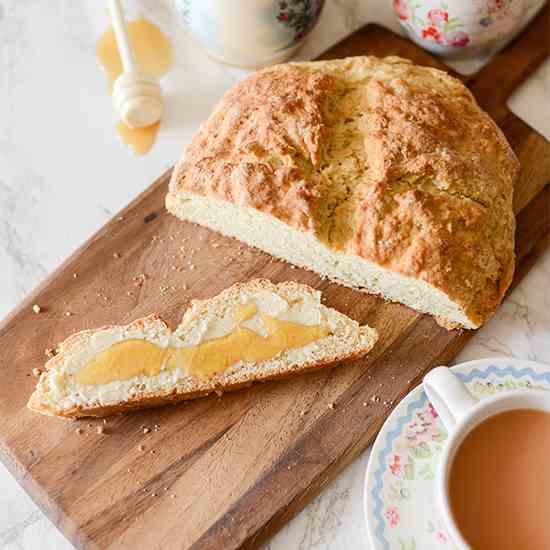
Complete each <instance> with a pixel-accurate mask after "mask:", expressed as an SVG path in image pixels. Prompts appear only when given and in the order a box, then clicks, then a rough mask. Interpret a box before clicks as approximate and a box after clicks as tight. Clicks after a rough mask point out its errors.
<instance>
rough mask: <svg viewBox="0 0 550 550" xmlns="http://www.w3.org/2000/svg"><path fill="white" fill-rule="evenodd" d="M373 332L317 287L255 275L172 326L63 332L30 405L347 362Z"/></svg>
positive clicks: (151, 393)
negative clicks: (328, 302) (327, 303)
mask: <svg viewBox="0 0 550 550" xmlns="http://www.w3.org/2000/svg"><path fill="white" fill-rule="evenodd" d="M377 338H378V335H377V332H376V331H375V330H374V329H372V328H370V327H368V326H359V324H358V323H357V322H356V321H353V320H352V319H350V318H349V317H347V316H345V315H343V314H342V313H339V312H338V311H336V310H334V309H331V308H328V307H325V306H324V305H323V304H321V293H320V292H319V291H316V290H314V289H312V288H310V287H308V286H306V285H302V284H298V283H295V282H285V283H280V284H273V283H271V282H270V281H267V280H264V279H257V280H254V281H250V282H248V283H239V284H236V285H234V286H232V287H231V288H228V289H227V290H225V291H223V292H222V293H221V294H219V295H218V296H216V297H214V298H211V299H209V300H203V301H198V300H195V301H193V302H192V305H191V307H190V308H189V309H188V310H187V311H186V312H185V315H184V316H183V320H182V322H181V324H180V325H179V326H178V327H177V329H176V330H175V331H174V332H172V331H171V330H170V328H169V327H168V326H167V325H166V323H165V322H164V321H162V320H161V319H160V318H159V317H157V316H154V315H152V316H149V317H145V318H144V319H138V320H137V321H134V322H133V323H130V324H129V325H125V326H109V327H104V328H100V329H97V330H88V331H83V332H79V333H77V334H74V335H72V336H70V337H69V338H67V339H66V340H65V341H64V342H63V343H62V344H61V345H60V346H59V349H58V353H57V355H56V356H55V357H53V358H52V359H50V360H49V361H48V362H47V363H46V371H45V372H44V373H42V375H41V376H40V380H39V382H38V385H37V387H36V390H35V392H34V393H33V395H32V396H31V398H30V400H29V404H28V406H29V408H30V409H32V410H34V411H36V412H40V413H43V414H50V415H57V416H64V417H68V418H77V417H82V416H107V415H110V414H116V413H119V412H124V411H127V410H131V409H139V408H144V407H151V406H156V405H160V404H163V403H173V402H177V401H180V400H184V399H192V398H195V397H199V396H202V395H207V394H209V393H211V392H214V391H215V392H218V393H219V392H223V391H230V390H235V389H238V388H241V387H243V386H247V385H249V384H251V383H252V382H256V381H262V380H268V379H272V378H280V377H285V376H288V375H291V374H295V373H299V372H303V371H305V370H309V369H316V368H319V367H322V366H325V365H331V364H334V363H338V362H341V361H346V360H351V359H354V358H357V357H360V356H362V355H364V354H366V353H367V352H368V351H369V350H370V349H371V348H372V346H373V345H374V343H375V342H376V340H377Z"/></svg>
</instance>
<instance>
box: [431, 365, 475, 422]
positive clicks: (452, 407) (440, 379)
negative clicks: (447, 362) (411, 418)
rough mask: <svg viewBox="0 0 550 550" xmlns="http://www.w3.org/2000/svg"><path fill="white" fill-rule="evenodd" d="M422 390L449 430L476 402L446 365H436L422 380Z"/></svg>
mask: <svg viewBox="0 0 550 550" xmlns="http://www.w3.org/2000/svg"><path fill="white" fill-rule="evenodd" d="M423 385H424V391H425V392H426V395H427V396H428V399H429V400H430V402H431V404H432V405H433V406H434V408H435V410H436V411H437V413H438V414H439V416H440V417H441V420H442V421H443V424H444V425H445V428H447V430H448V431H451V430H452V429H453V428H454V427H455V426H456V424H458V423H459V422H460V421H461V419H462V418H463V417H464V416H465V415H466V413H467V412H468V411H469V410H470V409H471V408H472V407H473V406H474V405H475V404H476V403H477V400H476V399H475V398H474V397H473V396H472V394H471V393H470V392H469V391H468V388H467V387H466V386H465V385H464V384H463V383H462V382H461V381H460V380H459V379H458V378H457V377H456V376H455V375H454V374H453V373H452V372H451V370H450V369H449V368H447V367H437V368H435V369H434V370H432V371H431V372H429V373H428V374H427V375H426V376H425V377H424V381H423Z"/></svg>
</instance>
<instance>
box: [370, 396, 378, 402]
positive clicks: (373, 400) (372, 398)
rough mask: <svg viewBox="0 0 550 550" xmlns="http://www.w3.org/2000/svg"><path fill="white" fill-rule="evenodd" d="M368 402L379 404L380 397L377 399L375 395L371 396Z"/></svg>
mask: <svg viewBox="0 0 550 550" xmlns="http://www.w3.org/2000/svg"><path fill="white" fill-rule="evenodd" d="M370 400H371V402H372V403H380V397H378V396H377V395H373V396H372V397H371V398H370Z"/></svg>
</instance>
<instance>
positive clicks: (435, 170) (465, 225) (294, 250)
mask: <svg viewBox="0 0 550 550" xmlns="http://www.w3.org/2000/svg"><path fill="white" fill-rule="evenodd" d="M518 170H519V164H518V161H517V159H516V157H515V155H514V153H513V151H512V149H511V148H510V146H509V145H508V143H507V142H506V139H505V137H504V135H503V134H502V132H501V131H500V129H499V128H498V127H497V125H496V124H495V123H494V122H493V121H492V120H491V118H490V117H489V116H488V115H487V114H486V113H485V112H483V111H482V110H481V109H480V107H479V106H478V105H477V103H476V101H475V99H474V97H473V96H472V94H471V93H470V92H469V90H468V89H467V88H466V87H465V86H464V85H463V84H462V83H461V82H460V81H458V80H457V79H454V78H452V77H451V76H449V75H448V74H446V73H444V72H442V71H439V70H436V69H432V68H429V67H419V66H415V65H413V64H411V63H410V62H409V61H407V60H405V59H400V58H395V57H392V58H386V59H377V58H374V57H355V58H348V59H340V60H334V61H320V62H311V63H289V64H284V65H278V66H275V67H269V68H267V69H264V70H262V71H259V72H257V73H255V74H254V75H251V76H250V77H248V78H247V79H245V80H243V81H242V82H240V83H239V84H238V85H237V86H236V87H235V88H233V89H232V90H230V91H229V92H227V94H225V96H224V97H223V98H222V100H221V101H220V103H219V104H218V106H217V107H216V108H215V109H214V112H213V113H212V115H211V117H210V118H209V119H208V120H207V121H206V122H205V123H204V124H203V125H202V127H201V129H200V131H199V132H198V134H197V135H196V136H195V138H194V139H193V141H192V143H191V144H190V146H189V147H188V148H187V151H186V154H185V156H184V158H182V159H181V160H180V161H179V162H178V163H177V165H176V167H175V169H174V171H173V174H172V178H171V182H170V188H169V192H168V195H167V197H166V207H167V209H168V210H169V211H170V212H171V213H173V214H174V215H176V216H177V217H179V218H181V219H183V220H188V221H191V222H194V223H198V224H200V225H203V226H206V227H209V228H211V229H213V230H215V231H218V232H220V233H222V234H224V235H227V236H231V237H235V238H237V239H239V240H241V241H243V242H245V243H247V244H249V245H251V246H255V247H258V248H260V249H262V250H264V251H266V252H268V253H269V254H271V255H273V256H276V257H278V258H282V259H284V260H287V261H289V262H292V263H293V264H296V265H299V266H301V267H304V268H307V269H311V270H313V271H315V272H317V273H319V274H320V275H322V276H325V277H328V278H330V279H332V280H334V281H336V282H339V283H341V284H344V285H346V286H349V287H352V288H356V289H359V290H363V291H367V292H370V293H374V294H378V295H380V296H382V297H383V298H385V299H388V300H392V301H396V302H400V303H403V304H405V305H407V306H409V307H412V308H414V309H416V310H418V311H420V312H423V313H429V314H431V315H433V316H435V317H436V320H437V322H438V323H440V324H441V325H442V326H445V327H446V328H454V327H465V328H477V327H479V326H480V325H482V324H483V323H484V322H485V321H486V320H487V319H488V318H489V317H490V316H491V315H492V314H493V312H494V311H495V309H496V308H497V306H498V304H499V303H500V302H501V300H502V298H503V296H504V293H505V291H506V289H507V288H508V286H509V284H510V282H511V280H512V276H513V271H514V232H515V218H514V214H513V210H512V198H513V185H514V181H515V179H516V176H517V174H518Z"/></svg>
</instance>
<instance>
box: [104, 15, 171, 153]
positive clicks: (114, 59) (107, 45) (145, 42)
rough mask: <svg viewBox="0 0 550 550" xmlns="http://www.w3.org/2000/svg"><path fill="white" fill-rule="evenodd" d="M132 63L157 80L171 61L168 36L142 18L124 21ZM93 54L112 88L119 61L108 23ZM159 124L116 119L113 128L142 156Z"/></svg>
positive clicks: (119, 72) (119, 69)
mask: <svg viewBox="0 0 550 550" xmlns="http://www.w3.org/2000/svg"><path fill="white" fill-rule="evenodd" d="M127 28H128V35H129V37H130V42H131V43H132V50H133V53H134V59H135V62H136V64H137V66H138V68H139V70H140V71H141V72H143V73H146V74H148V75H151V76H154V77H155V78H157V79H160V77H162V75H164V74H165V73H166V72H167V71H168V69H169V68H170V65H171V64H172V44H171V43H170V40H169V39H168V37H167V36H166V35H165V34H164V33H163V32H162V31H161V30H160V29H159V27H157V26H156V25H154V24H153V23H151V22H150V21H147V20H146V19H144V18H143V17H140V18H139V19H136V20H135V21H130V22H128V24H127ZM96 54H97V58H98V60H99V63H100V64H101V66H102V67H103V69H104V71H105V73H106V75H107V79H108V86H109V93H111V92H112V90H113V84H114V82H115V80H116V79H117V78H118V77H119V76H120V75H121V74H122V70H123V69H122V61H121V59H120V55H119V53H118V48H117V44H116V39H115V33H114V32H113V28H112V27H111V26H110V27H109V28H108V29H107V31H105V32H104V33H103V35H102V36H101V37H100V39H99V41H98V43H97V47H96ZM159 126H160V123H158V122H157V123H156V124H152V125H151V126H147V127H146V128H135V129H133V128H129V127H128V126H126V125H125V124H124V123H123V122H118V124H117V126H116V131H117V134H118V136H119V137H120V139H121V140H122V142H123V143H124V144H126V145H128V146H129V147H130V148H131V149H132V151H133V152H134V153H135V154H137V155H143V154H145V153H147V151H149V149H151V147H152V146H153V144H154V143H155V139H156V137H157V132H158V129H159Z"/></svg>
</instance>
